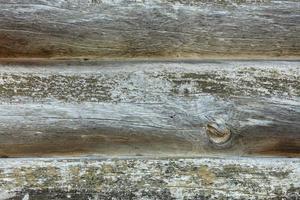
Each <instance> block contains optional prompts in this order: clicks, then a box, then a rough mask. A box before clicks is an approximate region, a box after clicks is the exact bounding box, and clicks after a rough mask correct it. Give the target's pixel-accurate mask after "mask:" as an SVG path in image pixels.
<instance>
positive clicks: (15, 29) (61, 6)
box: [0, 0, 300, 59]
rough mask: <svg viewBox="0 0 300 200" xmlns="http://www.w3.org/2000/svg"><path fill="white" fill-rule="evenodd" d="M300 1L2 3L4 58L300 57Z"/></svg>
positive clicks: (0, 31) (73, 0) (0, 36)
mask: <svg viewBox="0 0 300 200" xmlns="http://www.w3.org/2000/svg"><path fill="white" fill-rule="evenodd" d="M299 14H300V6H299V1H298V0H259V1H253V0H216V1H207V0H143V1H140V0H114V1H112V0H99V1H98V0H47V1H41V0H10V1H7V0H0V57H47V58H48V57H97V58H107V57H114V58H118V59H119V58H122V57H126V58H131V57H147V58H149V57H163V58H167V57H169V58H170V57H173V58H176V57H185V58H186V57H195V58H205V57H217V58H221V57H223V58H228V57H231V58H238V57H240V58H254V57H255V58H266V57H274V58H278V57H279V56H282V57H291V58H293V57H296V58H297V56H298V57H299V55H300V53H299V52H300V51H299V50H300V42H299V32H300V29H299V27H300V26H299V21H300V15H299Z"/></svg>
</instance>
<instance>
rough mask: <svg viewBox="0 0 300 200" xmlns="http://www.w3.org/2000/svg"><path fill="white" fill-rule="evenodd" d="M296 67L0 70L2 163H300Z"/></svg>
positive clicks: (120, 65)
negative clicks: (253, 159)
mask: <svg viewBox="0 0 300 200" xmlns="http://www.w3.org/2000/svg"><path fill="white" fill-rule="evenodd" d="M299 95H300V65H299V62H296V61H257V62H254V61H218V62H216V61H214V62H209V61H205V62H199V61H184V62H183V61H182V62H180V61H177V62H162V61H157V62H153V61H151V62H146V61H144V62H86V65H83V63H80V65H78V64H76V63H75V62H74V63H66V62H62V63H60V64H59V62H57V63H56V64H55V65H52V66H51V65H49V63H48V64H42V63H40V64H33V65H21V64H20V63H19V64H18V65H17V63H15V64H14V65H5V64H3V65H2V66H1V68H0V97H1V104H0V155H1V156H2V157H19V156H49V155H88V154H97V155H106V156H127V155H130V156H141V155H143V156H199V155H264V156H269V155H276V156H278V155H279V156H280V155H282V156H295V157H299V155H300V132H299V130H300V121H299V119H300V99H299Z"/></svg>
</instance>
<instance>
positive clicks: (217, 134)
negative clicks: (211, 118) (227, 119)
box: [206, 123, 232, 145]
mask: <svg viewBox="0 0 300 200" xmlns="http://www.w3.org/2000/svg"><path fill="white" fill-rule="evenodd" d="M206 134H207V136H208V138H209V140H210V141H211V142H212V143H214V144H217V145H222V144H224V143H226V142H228V141H229V140H230V138H231V135H232V133H231V131H230V129H229V128H227V127H226V126H225V125H223V124H218V123H209V124H207V126H206Z"/></svg>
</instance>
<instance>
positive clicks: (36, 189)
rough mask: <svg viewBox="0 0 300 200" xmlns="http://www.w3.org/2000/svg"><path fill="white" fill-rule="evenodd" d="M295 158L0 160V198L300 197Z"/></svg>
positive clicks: (189, 199)
mask: <svg viewBox="0 0 300 200" xmlns="http://www.w3.org/2000/svg"><path fill="white" fill-rule="evenodd" d="M299 170H300V160H299V159H284V158H281V159H271V158H268V159H266V158H264V159H261V158H251V159H249V158H222V159H220V158H214V159H211V158H210V159H208V158H197V159H168V160H167V159H166V160H157V159H150V160H147V159H143V160H136V159H135V160H134V159H126V160H97V159H95V160H93V159H81V160H79V159H77V160H76V159H68V158H64V159H2V160H1V159H0V199H38V200H41V199H45V200H46V199H63V200H65V199H122V200H126V199H128V200H129V199H147V200H148V199H153V200H154V199H163V200H171V199H184V200H199V199H200V200H201V199H205V200H206V199H207V200H208V199H220V200H222V199H224V200H225V199H237V200H240V199H272V200H275V199H278V200H279V199H289V200H296V199H299V198H300V194H299V192H300V182H299V180H300V172H299Z"/></svg>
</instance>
